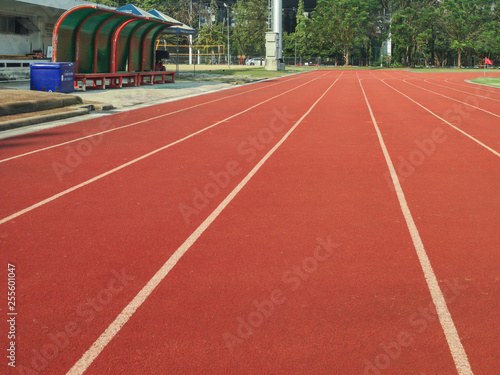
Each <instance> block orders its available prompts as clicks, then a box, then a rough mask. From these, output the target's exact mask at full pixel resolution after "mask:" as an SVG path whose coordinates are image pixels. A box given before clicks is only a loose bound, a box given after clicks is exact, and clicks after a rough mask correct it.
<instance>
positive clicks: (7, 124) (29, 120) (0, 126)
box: [0, 106, 93, 131]
mask: <svg viewBox="0 0 500 375" xmlns="http://www.w3.org/2000/svg"><path fill="white" fill-rule="evenodd" d="M56 108H57V107H56ZM45 109H48V108H45ZM92 109H93V108H92V106H83V107H78V108H77V109H74V108H68V111H67V112H61V113H53V114H48V115H41V116H35V117H26V118H22V119H17V120H10V121H4V122H0V131H2V130H9V129H15V128H20V127H23V126H29V125H36V124H40V123H43V122H49V121H57V120H63V119H66V118H70V117H76V116H82V115H87V114H89V113H90V111H92Z"/></svg>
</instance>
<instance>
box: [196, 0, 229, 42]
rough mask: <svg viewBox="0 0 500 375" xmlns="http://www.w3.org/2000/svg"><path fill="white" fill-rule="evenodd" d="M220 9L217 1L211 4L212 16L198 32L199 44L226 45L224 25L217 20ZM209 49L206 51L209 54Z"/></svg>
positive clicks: (213, 0)
mask: <svg viewBox="0 0 500 375" xmlns="http://www.w3.org/2000/svg"><path fill="white" fill-rule="evenodd" d="M217 18H218V9H217V3H216V2H215V0H212V2H211V4H210V15H209V17H208V23H207V24H205V25H203V26H202V28H201V29H200V30H199V31H198V43H199V44H204V45H222V44H225V40H226V39H225V37H224V25H223V24H220V23H219V22H218V20H217ZM207 51H208V49H207V50H206V51H205V52H207Z"/></svg>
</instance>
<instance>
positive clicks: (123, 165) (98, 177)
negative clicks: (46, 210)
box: [0, 74, 324, 224]
mask: <svg viewBox="0 0 500 375" xmlns="http://www.w3.org/2000/svg"><path fill="white" fill-rule="evenodd" d="M323 75H324V74H323ZM323 75H322V76H323ZM322 76H319V77H316V78H314V79H312V80H309V81H307V82H305V83H303V84H301V85H299V86H296V87H294V88H292V89H290V90H287V91H284V92H282V93H280V94H278V95H275V96H273V97H271V98H269V99H266V100H264V101H262V102H260V103H257V104H255V105H253V106H251V107H248V108H247V109H245V110H243V111H241V112H238V113H236V114H234V115H231V116H229V117H226V118H225V119H223V120H220V121H217V122H216V123H214V124H212V125H210V126H207V127H205V128H203V129H200V130H198V131H196V132H194V133H191V134H189V135H187V136H185V137H184V138H181V139H178V140H177V141H174V142H172V143H169V144H168V145H165V146H162V147H160V148H157V149H156V150H153V151H151V152H148V153H147V154H144V155H142V156H139V157H138V158H135V159H133V160H130V161H129V162H127V163H124V164H122V165H119V166H118V167H116V168H113V169H110V170H109V171H107V172H104V173H101V174H100V175H98V176H95V177H93V178H91V179H89V180H87V181H84V182H82V183H80V184H78V185H75V186H73V187H70V188H69V189H66V190H64V191H62V192H60V193H58V194H55V195H53V196H51V197H49V198H47V199H44V200H42V201H40V202H38V203H35V204H33V205H31V206H29V207H27V208H25V209H23V210H21V211H18V212H16V213H13V214H12V215H9V216H7V217H5V218H3V219H1V220H0V224H3V223H6V222H7V221H10V220H13V219H15V218H16V217H19V216H21V215H23V214H25V213H27V212H30V211H33V210H34V209H35V208H38V207H40V206H43V205H45V204H47V203H49V202H52V201H54V200H56V199H57V198H60V197H62V196H64V195H66V194H69V193H71V192H73V191H75V190H78V189H80V188H82V187H84V186H87V185H89V184H91V183H93V182H95V181H97V180H100V179H101V178H104V177H106V176H109V175H110V174H112V173H115V172H118V171H119V170H121V169H123V168H126V167H128V166H130V165H132V164H135V163H137V162H139V161H141V160H143V159H146V158H148V157H150V156H152V155H154V154H156V153H158V152H160V151H163V150H166V149H167V148H170V147H172V146H174V145H176V144H178V143H181V142H183V141H185V140H187V139H189V138H192V137H194V136H195V135H198V134H200V133H203V132H205V131H207V130H208V129H212V128H213V127H216V126H217V125H220V124H222V123H224V122H226V121H228V120H231V119H233V118H235V117H237V116H239V115H242V114H243V113H246V112H248V111H250V110H252V109H254V108H256V107H258V106H260V105H262V104H264V103H267V102H269V101H271V100H273V99H276V98H278V97H280V96H282V95H285V94H288V93H289V92H291V91H294V90H297V89H298V88H300V87H302V86H305V85H308V84H309V83H311V82H313V81H315V80H317V79H319V78H321V77H322Z"/></svg>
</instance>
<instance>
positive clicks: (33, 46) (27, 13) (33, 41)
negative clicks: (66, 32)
mask: <svg viewBox="0 0 500 375" xmlns="http://www.w3.org/2000/svg"><path fill="white" fill-rule="evenodd" d="M83 4H93V3H91V2H88V1H83V0H0V59H1V58H2V57H6V56H12V55H28V54H33V53H34V52H35V51H41V52H42V54H43V55H47V52H48V49H49V48H48V47H51V46H52V34H53V31H54V25H55V23H56V21H57V19H58V18H59V16H61V14H63V13H64V12H65V11H66V10H68V9H71V8H73V7H75V6H77V5H83Z"/></svg>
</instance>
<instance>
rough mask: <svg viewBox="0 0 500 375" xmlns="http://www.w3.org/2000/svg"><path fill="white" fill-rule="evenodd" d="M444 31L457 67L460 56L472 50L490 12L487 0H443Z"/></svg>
mask: <svg viewBox="0 0 500 375" xmlns="http://www.w3.org/2000/svg"><path fill="white" fill-rule="evenodd" d="M443 6H444V12H443V20H444V25H445V30H446V32H447V33H448V35H449V37H450V41H451V44H450V48H451V49H452V50H455V51H456V53H457V60H458V66H459V67H461V65H462V55H463V53H464V52H466V51H467V50H470V49H474V47H475V45H476V43H477V42H478V40H479V37H480V35H481V30H483V26H484V24H485V22H487V21H488V15H489V13H490V11H491V2H490V1H488V0H445V1H444V3H443Z"/></svg>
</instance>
